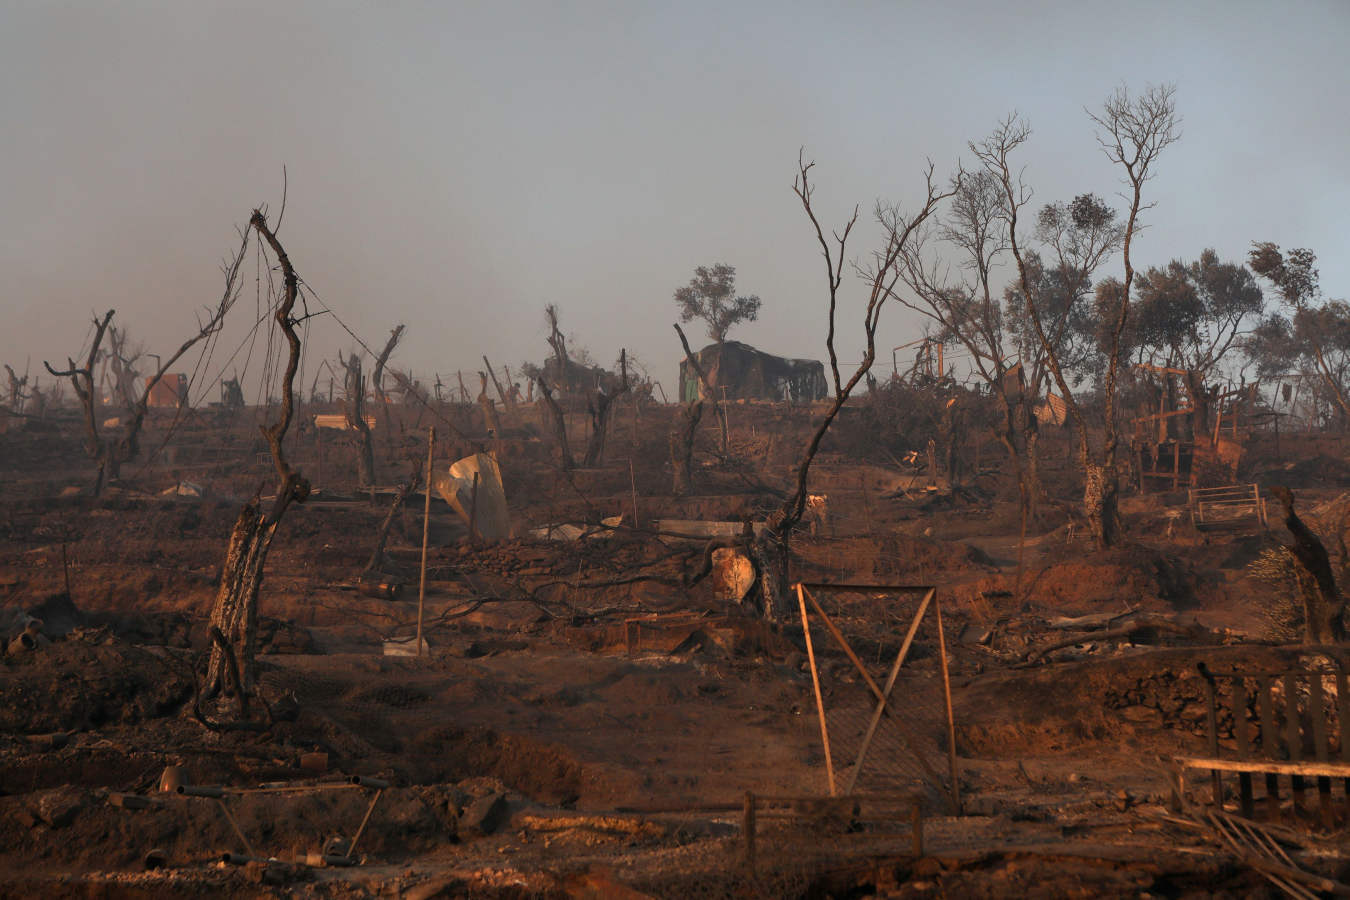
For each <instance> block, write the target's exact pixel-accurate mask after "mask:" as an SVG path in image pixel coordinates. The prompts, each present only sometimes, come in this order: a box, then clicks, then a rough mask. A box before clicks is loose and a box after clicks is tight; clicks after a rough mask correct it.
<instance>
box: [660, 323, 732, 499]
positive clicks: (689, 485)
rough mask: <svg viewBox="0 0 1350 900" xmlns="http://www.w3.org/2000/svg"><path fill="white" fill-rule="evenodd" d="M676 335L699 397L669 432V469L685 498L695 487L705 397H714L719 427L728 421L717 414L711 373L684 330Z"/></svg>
mask: <svg viewBox="0 0 1350 900" xmlns="http://www.w3.org/2000/svg"><path fill="white" fill-rule="evenodd" d="M675 333H676V334H678V335H679V336H680V346H682V347H683V348H684V358H685V360H686V361H687V362H688V363H689V368H691V369H693V370H694V375H695V376H696V377H697V378H698V383H699V390H698V398H697V399H695V400H691V401H689V402H688V403H685V404H683V405H682V406H681V407H680V414H679V416H678V418H676V420H675V427H674V428H673V429H671V432H670V467H671V469H672V471H673V472H674V482H675V483H674V491H675V496H677V497H683V496H684V495H685V494H688V493H689V492H690V491H691V490H693V488H694V438H695V437H696V436H697V435H698V425H699V422H700V421H702V419H703V403H704V398H706V397H711V398H712V402H713V409H714V411H715V412H717V422H718V425H719V426H722V427H725V426H724V422H725V419H724V417H723V416H722V415H721V414H720V412H718V411H719V410H720V404H719V403H718V402H717V394H716V393H715V392H714V390H713V387H712V384H711V383H710V382H709V381H708V374H707V373H706V372H704V371H703V366H702V365H701V364H700V363H699V361H698V357H697V356H695V355H694V351H693V350H691V349H690V347H689V339H688V338H686V337H685V336H684V329H682V328H681V327H680V326H679V325H676V326H675ZM723 445H724V446H725V432H723Z"/></svg>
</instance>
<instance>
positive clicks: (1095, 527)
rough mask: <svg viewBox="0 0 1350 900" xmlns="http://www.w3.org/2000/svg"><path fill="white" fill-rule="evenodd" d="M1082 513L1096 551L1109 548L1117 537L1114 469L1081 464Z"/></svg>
mask: <svg viewBox="0 0 1350 900" xmlns="http://www.w3.org/2000/svg"><path fill="white" fill-rule="evenodd" d="M1082 466H1083V509H1084V513H1085V516H1086V518H1087V524H1088V533H1089V534H1090V535H1091V536H1092V540H1093V543H1095V544H1096V545H1097V546H1098V547H1112V546H1114V545H1115V543H1116V541H1117V539H1118V538H1119V535H1120V512H1119V510H1118V508H1117V500H1118V497H1119V491H1120V484H1119V479H1117V478H1116V471H1115V467H1114V466H1111V467H1107V466H1101V465H1097V464H1096V463H1093V462H1091V461H1090V460H1086V459H1085V460H1083V461H1082Z"/></svg>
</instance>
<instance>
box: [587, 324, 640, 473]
mask: <svg viewBox="0 0 1350 900" xmlns="http://www.w3.org/2000/svg"><path fill="white" fill-rule="evenodd" d="M628 388H629V384H628V351H627V350H626V349H622V350H620V351H619V384H618V386H617V387H615V388H614V390H613V391H612V392H611V391H606V390H605V386H604V385H603V384H600V385H597V386H596V389H595V393H594V394H592V395H591V396H590V397H589V398H588V399H587V401H586V411H587V412H588V413H590V416H591V437H590V440H589V441H588V442H587V444H586V455H585V456H584V457H583V458H582V463H581V464H582V465H583V466H587V467H593V466H598V465H600V464H601V463H603V462H604V461H605V442H606V441H607V440H608V438H609V418H610V413H611V412H612V411H613V409H614V401H615V400H618V399H619V398H620V397H622V396H623V395H624V394H626V393H628Z"/></svg>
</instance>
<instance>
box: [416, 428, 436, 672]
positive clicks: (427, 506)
mask: <svg viewBox="0 0 1350 900" xmlns="http://www.w3.org/2000/svg"><path fill="white" fill-rule="evenodd" d="M435 453H436V429H435V428H428V429H427V468H426V474H425V475H424V476H423V477H424V478H425V480H426V500H425V501H424V503H423V505H422V577H421V580H420V581H419V582H418V585H417V655H418V656H421V655H422V612H423V609H424V608H425V606H426V602H427V536H428V534H429V533H430V531H431V477H432V466H433V465H434V464H435V463H434V461H433V460H434V457H435Z"/></svg>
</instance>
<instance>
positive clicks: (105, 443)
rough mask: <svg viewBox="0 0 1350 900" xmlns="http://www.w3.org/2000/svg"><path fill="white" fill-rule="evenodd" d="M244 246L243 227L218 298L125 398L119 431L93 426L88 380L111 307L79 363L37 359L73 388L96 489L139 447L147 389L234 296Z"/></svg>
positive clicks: (95, 403)
mask: <svg viewBox="0 0 1350 900" xmlns="http://www.w3.org/2000/svg"><path fill="white" fill-rule="evenodd" d="M247 248H248V231H247V230H245V231H244V232H243V234H242V236H241V238H240V245H239V251H238V252H237V253H236V254H235V256H234V257H233V258H232V259H231V260H230V261H229V262H228V263H226V264H225V265H224V267H223V270H224V273H225V291H224V293H223V294H222V295H221V298H220V302H219V303H217V304H216V306H215V307H214V308H210V307H208V308H207V309H206V310H205V311H204V312H203V314H202V315H199V316H198V318H197V333H196V334H194V335H193V336H192V337H190V338H188V339H187V340H186V341H184V342H183V343H182V345H180V346H179V348H178V349H177V350H176V351H175V352H174V353H173V354H171V355H169V356H167V357H165V358H164V359H163V361H162V362H161V364H160V366H159V368H158V369H156V371H155V373H154V374H153V375H151V376H150V377H149V378H147V379H146V383H145V388H144V389H143V390H142V391H141V392H140V395H139V398H135V397H132V398H131V402H130V403H129V404H128V409H127V413H126V415H125V416H124V417H123V421H122V422H121V423H120V429H121V433H120V434H119V435H117V436H116V437H105V436H104V435H103V434H102V433H101V432H100V430H99V429H100V425H99V398H98V392H97V390H96V388H95V385H94V366H95V364H96V363H97V361H98V359H99V351H100V347H101V345H102V343H103V339H104V336H105V335H107V333H108V331H109V327H110V325H111V323H112V318H113V315H114V314H115V312H114V311H113V310H111V309H110V310H108V311H107V312H106V313H105V314H104V315H103V317H102V318H101V319H99V318H95V319H94V337H93V341H92V342H91V343H90V345H89V352H88V354H87V355H86V357H85V360H84V364H83V365H79V364H77V363H76V362H75V360H74V359H72V358H67V360H66V368H65V369H64V370H61V371H57V370H56V369H54V368H52V365H51V363H49V362H44V363H43V365H44V366H46V368H47V371H48V372H50V373H51V374H52V375H54V376H56V377H57V378H66V379H69V381H70V385H71V387H72V388H74V390H75V396H76V397H78V398H79V401H80V406H81V407H82V408H83V410H84V426H85V452H86V453H87V454H88V455H89V458H90V459H92V460H93V461H94V462H95V463H96V464H97V466H98V474H97V475H96V477H95V480H94V493H95V494H96V495H97V494H101V493H102V491H103V487H104V485H105V484H106V483H107V482H109V481H115V480H117V479H118V478H119V477H120V476H121V471H122V464H123V463H124V462H128V461H130V460H133V459H135V458H136V456H137V454H138V453H139V452H140V435H141V427H142V426H143V425H144V424H145V417H146V415H147V413H148V411H149V403H150V394H151V392H152V391H153V390H154V389H155V385H157V384H159V382H160V381H161V380H162V379H163V378H164V375H165V373H166V372H168V371H169V369H170V368H172V367H173V366H174V364H175V363H177V362H178V360H179V359H180V358H182V356H183V354H185V353H187V352H188V351H189V350H191V349H192V348H193V347H194V346H196V345H197V344H198V343H200V342H201V341H204V340H206V339H207V338H209V337H211V336H212V335H214V334H216V333H217V332H218V331H219V330H220V328H221V326H222V325H223V324H224V321H225V314H226V313H227V312H229V310H230V308H231V307H232V306H233V305H234V301H235V299H236V297H237V296H238V292H237V288H238V275H239V265H240V263H242V262H243V260H244V254H245V251H246V250H247ZM203 316H204V318H203Z"/></svg>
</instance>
